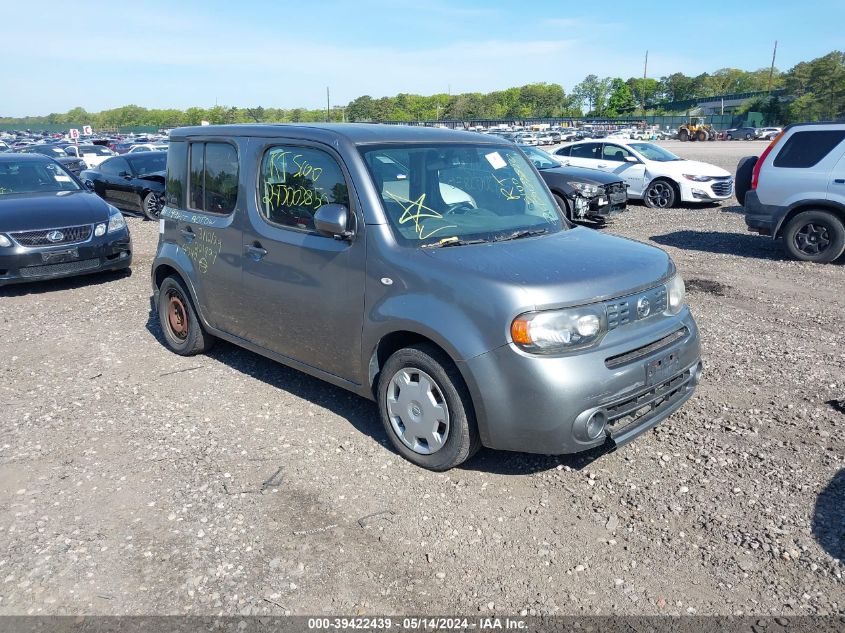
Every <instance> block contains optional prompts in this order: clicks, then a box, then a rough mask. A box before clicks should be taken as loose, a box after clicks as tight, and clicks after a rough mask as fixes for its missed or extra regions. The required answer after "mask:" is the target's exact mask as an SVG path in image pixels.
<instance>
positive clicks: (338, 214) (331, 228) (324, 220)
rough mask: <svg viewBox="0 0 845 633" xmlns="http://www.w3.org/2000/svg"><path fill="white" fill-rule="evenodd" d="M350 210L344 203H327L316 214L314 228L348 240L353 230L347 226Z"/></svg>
mask: <svg viewBox="0 0 845 633" xmlns="http://www.w3.org/2000/svg"><path fill="white" fill-rule="evenodd" d="M348 222H349V210H348V209H347V208H346V207H345V206H343V205H342V204H325V205H323V206H322V207H320V208H319V209H317V212H316V213H315V214H314V228H315V229H317V231H319V232H320V233H322V234H323V235H330V236H331V237H333V238H335V239H336V240H348V239H350V238H351V237H352V235H353V232H352V231H350V230H349V229H348V228H347V225H348Z"/></svg>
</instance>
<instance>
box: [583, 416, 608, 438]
mask: <svg viewBox="0 0 845 633" xmlns="http://www.w3.org/2000/svg"><path fill="white" fill-rule="evenodd" d="M605 426H607V414H606V413H605V412H604V411H601V410H599V411H595V412H593V414H592V415H591V416H590V418H589V419H588V420H587V437H589V438H590V439H591V440H596V439H598V438H599V437H601V435H602V433H604V427H605Z"/></svg>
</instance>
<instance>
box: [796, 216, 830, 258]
mask: <svg viewBox="0 0 845 633" xmlns="http://www.w3.org/2000/svg"><path fill="white" fill-rule="evenodd" d="M829 246H830V235H829V234H828V227H826V226H825V225H824V224H820V223H818V222H809V223H807V224H805V225H804V226H802V227H801V228H800V229H798V232H797V233H796V234H795V247H796V248H797V249H798V250H799V251H801V252H802V253H805V254H806V255H818V254H819V253H822V252H824V251H825V250H827V248H828V247H829Z"/></svg>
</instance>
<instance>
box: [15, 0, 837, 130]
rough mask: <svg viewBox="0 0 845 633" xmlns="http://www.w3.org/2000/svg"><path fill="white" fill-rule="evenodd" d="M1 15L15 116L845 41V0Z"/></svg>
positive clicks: (20, 3) (812, 50)
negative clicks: (775, 44)
mask: <svg viewBox="0 0 845 633" xmlns="http://www.w3.org/2000/svg"><path fill="white" fill-rule="evenodd" d="M130 6H132V7H133V8H132V9H129V7H130ZM696 15H698V16H700V18H696V17H695V16H696ZM0 18H1V19H2V22H3V23H4V29H3V32H2V33H0V59H3V60H4V61H5V62H6V63H4V64H3V68H2V72H1V73H0V116H3V115H5V116H23V115H27V114H30V115H40V114H47V113H50V112H65V111H67V110H68V109H70V108H72V107H75V106H82V107H84V108H86V109H87V110H89V111H99V110H102V109H105V108H111V107H117V106H120V105H126V104H129V103H134V104H137V105H141V106H145V107H157V108H158V107H175V108H186V107H190V106H194V105H197V106H203V107H208V106H212V105H214V104H215V103H219V104H222V105H236V106H256V105H263V106H270V107H296V106H303V107H309V108H315V107H323V106H324V105H325V98H326V97H325V89H326V86H327V85H328V86H330V87H331V93H332V103H333V104H339V105H342V104H346V103H347V102H348V101H350V100H351V99H353V98H355V97H357V96H360V95H362V94H369V95H372V96H374V97H379V96H384V95H393V94H396V93H398V92H416V93H420V94H431V93H435V92H446V91H447V90H449V89H451V91H452V92H453V93H458V92H474V91H481V92H484V91H489V90H496V89H501V88H507V87H510V86H517V85H523V84H526V83H530V82H536V81H546V82H555V83H560V84H562V85H563V86H564V89H566V90H567V91H569V90H570V89H571V88H572V86H573V85H574V84H576V83H578V82H579V81H580V80H581V79H583V77H584V76H585V75H587V74H590V73H594V74H597V75H600V76H607V75H610V76H620V77H623V78H627V77H629V76H640V75H641V74H642V71H643V57H644V55H645V51H646V49H648V51H649V68H648V74H649V76H650V77H655V78H659V77H660V76H661V75H666V74H669V73H671V72H675V71H682V72H685V73H687V74H698V73H701V72H705V71H712V70H715V69H717V68H721V67H724V66H735V67H739V68H744V69H748V70H752V69H757V68H761V67H767V66H768V65H769V63H770V61H771V53H772V45H773V42H774V40H775V39H777V40H778V59H777V66H778V67H779V68H781V69H788V68H789V67H791V66H793V65H794V64H795V63H797V62H799V61H802V60H807V59H812V58H813V57H818V56H820V55H823V54H825V53H828V52H830V51H831V50H835V49H842V48H843V47H845V37H843V31H842V24H843V23H845V3H843V2H842V0H813V2H812V3H810V2H805V3H800V2H795V1H792V2H784V1H782V0H770V1H768V2H749V1H745V2H736V1H735V0H733V1H730V2H721V1H716V2H712V1H708V2H692V3H683V2H677V0H676V1H674V2H663V1H661V2H644V3H638V2H632V1H631V0H628V1H627V2H613V1H608V0H605V2H600V3H599V2H591V3H586V2H564V1H557V2H555V1H552V0H548V1H540V0H538V1H531V0H522V1H521V2H513V1H508V2H494V1H493V0H488V1H487V2H481V1H476V0H425V1H423V0H354V1H349V2H341V1H336V0H325V1H320V0H311V1H310V2H299V3H297V2H291V1H288V0H277V1H270V0H268V1H265V2H258V1H255V0H240V1H239V2H231V1H229V0H204V1H202V2H199V1H195V0H166V1H159V0H148V1H146V2H143V3H129V4H127V3H124V2H120V1H118V2H116V1H114V0H112V1H100V0H91V1H87V0H79V1H78V2H66V0H26V1H24V0H0ZM702 23H703V24H707V25H709V26H706V27H701V26H698V27H696V26H692V25H695V24H702ZM683 24H689V25H691V26H690V27H688V28H687V27H684V26H681V25H683ZM10 25H12V26H11V28H8V27H9V26H10Z"/></svg>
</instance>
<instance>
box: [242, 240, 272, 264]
mask: <svg viewBox="0 0 845 633" xmlns="http://www.w3.org/2000/svg"><path fill="white" fill-rule="evenodd" d="M246 254H247V255H248V256H249V257H250V259H252V260H253V261H256V262H258V261H261V260H262V259H264V256H265V255H266V254H267V249H266V248H262V246H261V244H259V243H258V242H256V243H255V244H250V245H249V246H247V247H246Z"/></svg>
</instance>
